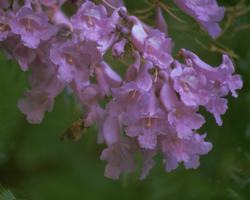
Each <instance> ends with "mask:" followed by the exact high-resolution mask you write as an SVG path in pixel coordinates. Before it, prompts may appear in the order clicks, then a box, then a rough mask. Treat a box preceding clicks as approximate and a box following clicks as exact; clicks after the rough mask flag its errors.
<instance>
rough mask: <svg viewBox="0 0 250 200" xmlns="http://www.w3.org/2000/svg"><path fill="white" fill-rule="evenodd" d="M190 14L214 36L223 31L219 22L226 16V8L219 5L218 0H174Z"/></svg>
mask: <svg viewBox="0 0 250 200" xmlns="http://www.w3.org/2000/svg"><path fill="white" fill-rule="evenodd" d="M174 2H175V3H176V4H177V5H178V6H179V7H180V8H181V9H182V10H183V11H184V12H186V13H187V14H188V15H190V16H191V17H193V18H194V19H195V20H197V21H198V22H199V24H200V25H201V26H202V27H203V28H205V29H206V30H207V31H208V33H209V34H210V35H211V36H212V37H213V38H215V37H218V36H219V35H220V33H221V28H220V26H219V24H218V23H219V22H220V21H221V20H222V19H223V17H224V12H225V9H224V8H223V7H220V6H218V4H217V1H216V0H174Z"/></svg>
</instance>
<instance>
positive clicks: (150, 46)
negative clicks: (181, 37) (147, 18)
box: [131, 18, 173, 69]
mask: <svg viewBox="0 0 250 200" xmlns="http://www.w3.org/2000/svg"><path fill="white" fill-rule="evenodd" d="M131 21H133V22H134V26H133V27H132V30H131V38H132V42H133V44H134V45H135V47H136V48H137V49H138V51H140V52H141V53H143V57H144V58H145V59H147V60H149V61H152V62H153V63H154V64H155V65H157V66H158V67H159V68H161V69H166V68H168V67H169V66H170V64H171V63H172V62H173V58H172V56H171V55H170V53H171V50H172V41H171V39H170V38H166V37H165V35H164V33H162V32H160V31H159V30H157V29H152V28H149V27H145V26H143V24H142V23H141V22H139V21H138V19H136V18H131Z"/></svg>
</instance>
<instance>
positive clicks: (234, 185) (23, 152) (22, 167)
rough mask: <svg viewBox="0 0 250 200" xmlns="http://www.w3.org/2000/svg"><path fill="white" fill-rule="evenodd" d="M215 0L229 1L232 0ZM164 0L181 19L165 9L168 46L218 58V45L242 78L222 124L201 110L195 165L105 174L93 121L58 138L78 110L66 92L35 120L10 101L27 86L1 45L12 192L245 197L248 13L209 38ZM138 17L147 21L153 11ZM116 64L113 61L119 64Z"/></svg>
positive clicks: (59, 199)
mask: <svg viewBox="0 0 250 200" xmlns="http://www.w3.org/2000/svg"><path fill="white" fill-rule="evenodd" d="M219 2H220V3H221V4H223V5H226V6H233V5H235V4H236V3H238V2H239V1H236V0H235V1H231V0H225V1H219ZM166 3H168V5H170V6H171V7H173V8H174V13H175V14H176V15H177V16H179V17H180V18H182V19H184V20H185V23H180V22H178V21H177V20H175V19H174V18H172V17H171V16H169V15H167V14H166V13H165V17H166V20H167V22H168V25H169V35H170V36H171V37H172V38H173V40H174V43H175V47H174V53H175V52H177V51H178V49H180V48H182V47H184V48H187V49H190V50H192V51H194V52H196V53H197V54H198V55H199V56H200V57H201V58H202V59H203V60H205V61H207V62H209V63H210V64H214V65H218V64H219V63H220V62H221V55H220V54H219V53H218V51H221V50H226V51H228V52H229V53H231V54H232V55H235V56H236V55H238V57H237V56H236V57H237V58H236V59H235V64H236V71H237V73H240V74H241V75H242V78H243V80H244V88H243V89H242V90H241V91H240V92H239V98H238V99H233V98H229V110H228V112H227V113H226V115H225V116H224V117H223V120H224V124H223V126H222V127H218V126H217V125H216V124H215V121H214V119H213V118H212V117H211V115H208V114H206V118H207V124H206V125H205V126H204V127H203V128H202V130H201V131H200V132H201V133H204V132H207V133H208V137H207V140H209V141H211V142H212V143H213V145H214V147H213V149H212V151H211V152H210V153H209V154H208V155H206V156H202V157H201V165H200V168H199V169H197V170H185V169H184V168H183V167H182V166H180V167H179V168H178V169H177V170H176V171H173V172H171V173H166V172H165V171H164V168H163V166H162V163H161V157H160V156H159V157H157V158H156V160H157V165H156V166H155V167H154V168H153V170H152V171H151V173H150V174H149V176H148V177H147V179H146V180H144V181H139V180H138V176H139V169H138V171H137V172H136V173H134V174H131V175H124V176H122V178H121V180H119V181H112V180H109V179H106V178H105V177H104V175H103V174H104V166H105V163H104V162H103V161H100V159H99V157H100V153H101V150H102V149H103V146H102V145H97V144H96V134H95V131H96V130H95V128H91V130H90V131H89V132H87V133H86V134H85V135H84V136H83V138H82V139H81V140H80V141H79V142H76V143H75V142H71V141H64V142H62V141H60V140H59V136H60V134H61V133H62V132H63V131H64V130H65V129H66V128H67V127H68V126H69V125H70V124H71V122H73V121H74V120H76V119H77V118H78V117H79V111H77V110H78V108H77V105H76V103H75V100H74V98H73V97H72V96H69V95H68V94H66V93H63V94H61V95H60V96H59V97H58V98H57V99H56V103H55V107H54V110H53V112H51V113H48V114H46V118H45V120H44V121H43V123H42V124H40V125H30V124H28V122H27V121H26V120H25V117H24V115H22V114H21V113H20V111H19V110H18V109H17V106H16V104H17V101H18V99H19V98H20V97H21V96H22V94H23V92H24V90H25V88H27V87H28V85H27V75H28V74H27V73H23V72H21V70H20V69H19V67H18V66H17V65H16V64H15V62H13V61H10V60H8V59H7V58H6V57H4V56H3V54H2V53H1V56H0V184H2V185H3V186H4V187H5V188H8V189H10V190H11V191H12V192H13V193H14V194H15V196H16V197H18V198H22V199H27V200H69V199H70V200H71V199H72V200H83V199H86V200H99V199H102V200H113V199H119V200H128V199H143V200H183V199H185V200H201V199H202V200H210V199H212V200H213V199H215V200H217V199H219V200H220V199H222V200H224V199H225V200H226V199H229V200H230V199H231V200H249V199H250V29H249V24H250V14H248V13H245V14H244V15H242V16H239V17H237V18H235V20H234V16H236V15H237V12H238V11H237V10H233V11H230V13H229V15H228V16H226V18H225V20H224V22H223V23H222V26H223V27H225V26H227V24H228V23H227V22H230V23H229V25H230V26H229V28H228V29H227V31H226V32H225V34H223V36H222V37H221V38H219V39H218V40H217V41H212V40H211V39H210V38H209V37H208V36H207V35H206V34H205V33H204V32H203V31H201V30H200V29H199V26H198V25H197V24H196V23H195V22H194V21H193V20H192V19H191V18H189V17H187V16H186V15H185V14H182V13H181V12H180V11H179V10H176V7H174V5H173V4H172V3H171V2H170V1H166ZM247 4H248V5H249V2H247V1H246V5H245V6H243V7H242V8H241V9H244V8H247V7H246V6H247ZM126 5H127V6H128V8H129V11H130V12H131V13H134V12H136V11H137V10H138V9H141V8H145V7H147V6H148V5H147V4H145V3H144V1H143V0H136V1H131V0H127V1H126ZM142 16H143V17H145V16H147V15H145V14H143V15H142ZM144 20H145V21H146V22H148V23H150V24H153V15H150V16H148V17H147V18H146V19H144ZM211 47H212V48H211ZM213 47H215V48H213ZM211 50H212V51H211ZM233 52H234V53H233ZM111 64H112V63H111ZM117 65H119V64H117V63H113V66H114V67H117V68H119V66H117Z"/></svg>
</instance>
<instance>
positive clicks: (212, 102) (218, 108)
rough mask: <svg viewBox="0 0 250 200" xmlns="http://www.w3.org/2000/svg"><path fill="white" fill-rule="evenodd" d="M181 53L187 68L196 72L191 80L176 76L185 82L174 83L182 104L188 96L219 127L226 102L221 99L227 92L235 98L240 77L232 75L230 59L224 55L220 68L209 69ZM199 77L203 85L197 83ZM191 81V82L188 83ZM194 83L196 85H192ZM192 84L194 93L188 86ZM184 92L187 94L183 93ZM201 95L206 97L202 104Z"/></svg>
mask: <svg viewBox="0 0 250 200" xmlns="http://www.w3.org/2000/svg"><path fill="white" fill-rule="evenodd" d="M181 53H182V55H183V57H184V59H185V62H186V65H187V67H191V68H192V69H194V70H195V71H196V78H194V77H195V75H194V74H192V76H193V77H192V78H190V76H189V78H188V79H187V78H183V76H186V74H185V73H180V74H179V75H178V76H179V77H182V78H179V80H182V81H184V80H186V81H184V84H183V83H181V82H179V84H178V83H176V85H177V86H176V89H177V92H179V94H180V95H181V96H183V97H182V99H183V100H184V103H187V102H188V101H186V100H187V99H188V98H186V97H185V96H188V94H189V95H190V96H191V97H190V98H189V100H190V99H192V98H193V99H195V101H196V102H199V103H200V105H203V106H205V107H206V108H207V110H208V111H209V112H211V113H212V114H213V115H214V117H215V119H216V122H217V124H219V125H221V124H222V120H221V117H220V116H221V115H222V114H224V113H225V112H226V110H227V100H225V99H223V97H225V96H226V95H227V94H228V92H229V91H231V93H232V94H233V96H235V97H236V96H237V93H236V90H238V89H240V88H242V80H241V78H240V76H239V75H233V73H234V66H233V64H232V61H231V59H230V58H229V57H228V56H227V55H224V56H223V62H222V64H221V65H220V66H218V67H211V66H209V65H208V64H207V63H205V62H203V61H202V60H200V58H199V57H198V56H196V55H195V54H194V53H192V52H190V51H187V50H185V49H182V50H181ZM202 76H203V77H202ZM199 77H202V79H204V81H203V84H201V83H202V81H198V82H197V80H198V79H201V78H199ZM191 79H192V81H190V80H191ZM187 80H188V81H187ZM195 82H197V83H198V84H197V83H196V84H194V83H195ZM192 83H193V85H196V86H197V89H196V91H195V88H194V89H192V90H191V87H190V86H191V85H192ZM204 83H205V84H204ZM180 84H182V87H183V89H180V88H181V87H180ZM178 85H179V86H178ZM198 85H199V86H198ZM185 90H186V91H187V93H185ZM183 91H184V92H183ZM193 91H194V92H193ZM197 91H203V92H202V93H200V94H199V95H198V94H195V93H196V92H197ZM205 91H206V92H205ZM202 94H204V95H206V98H207V99H206V101H204V102H203V101H199V100H200V99H201V98H200V97H202ZM184 95H185V96H184ZM199 96H200V97H199ZM196 97H198V98H196Z"/></svg>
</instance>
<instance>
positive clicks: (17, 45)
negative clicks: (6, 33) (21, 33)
mask: <svg viewBox="0 0 250 200" xmlns="http://www.w3.org/2000/svg"><path fill="white" fill-rule="evenodd" d="M3 44H4V46H5V47H6V48H5V51H6V53H7V54H8V55H9V56H10V57H11V58H13V59H15V60H16V61H17V62H18V64H19V65H20V67H21V69H22V70H23V71H27V70H28V68H29V65H30V64H31V63H32V62H33V61H34V60H35V58H36V56H37V55H36V52H35V51H34V50H33V49H30V48H28V47H26V46H24V45H23V43H22V42H20V39H19V37H16V36H13V35H12V36H10V37H8V38H7V39H6V40H5V41H3Z"/></svg>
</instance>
